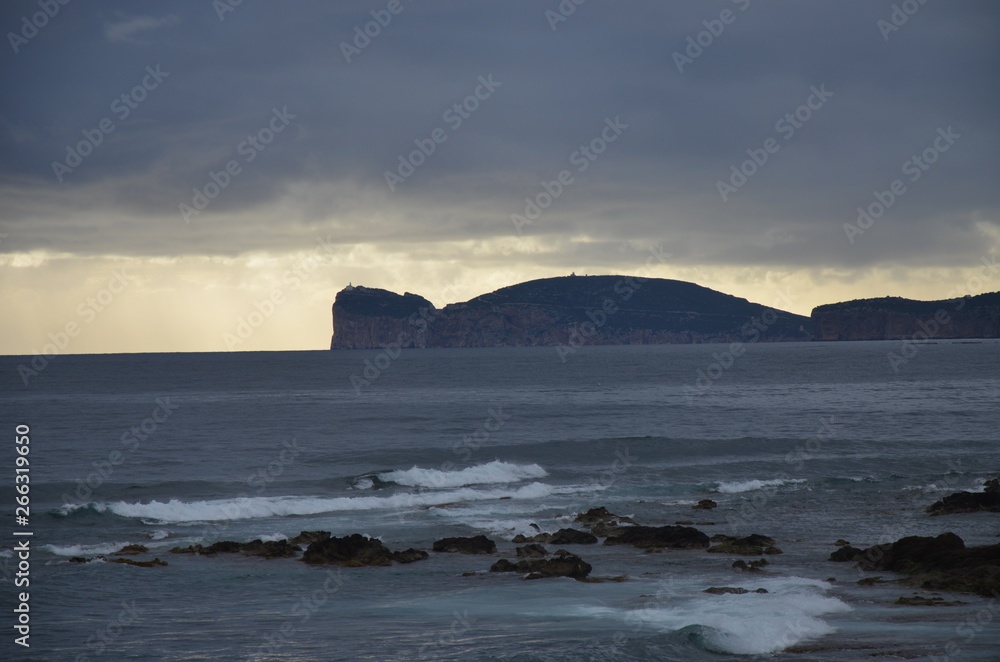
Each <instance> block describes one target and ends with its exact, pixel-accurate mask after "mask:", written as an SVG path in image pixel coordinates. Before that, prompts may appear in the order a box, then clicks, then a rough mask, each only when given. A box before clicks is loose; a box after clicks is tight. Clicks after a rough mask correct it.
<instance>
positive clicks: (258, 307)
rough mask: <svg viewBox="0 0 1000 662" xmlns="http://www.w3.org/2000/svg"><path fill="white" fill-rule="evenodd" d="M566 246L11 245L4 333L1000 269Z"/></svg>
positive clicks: (931, 283)
mask: <svg viewBox="0 0 1000 662" xmlns="http://www.w3.org/2000/svg"><path fill="white" fill-rule="evenodd" d="M515 241H516V240H515ZM573 241H579V238H577V239H574V240H573ZM564 245H565V244H564V242H560V241H554V240H545V239H535V238H532V239H530V240H527V241H521V242H518V243H516V244H511V242H510V241H509V240H508V239H505V238H501V239H496V240H475V241H460V242H441V243H436V244H425V245H423V246H421V247H417V248H418V249H419V250H417V251H415V250H414V247H413V246H407V245H404V244H399V245H382V246H377V245H374V244H357V245H353V246H335V247H332V248H331V249H329V250H319V249H318V248H317V247H311V248H310V249H309V250H306V251H300V252H296V253H290V254H269V253H262V252H255V253H251V254H247V255H244V256H239V257H223V256H178V257H172V258H163V257H154V258H137V257H116V256H102V257H91V258H80V257H73V256H67V255H62V254H60V255H50V254H43V253H31V254H7V255H6V256H4V261H3V262H2V263H0V264H2V273H3V274H4V277H3V283H4V289H5V290H6V293H7V294H6V296H5V299H6V311H5V313H6V314H5V317H6V319H7V320H8V323H7V324H5V325H4V328H3V330H2V335H0V353H4V354H29V355H30V354H35V353H37V352H39V351H40V350H41V349H42V348H43V346H44V345H46V344H47V343H49V342H51V341H50V336H49V334H55V335H56V336H58V335H59V333H60V332H62V331H64V330H65V329H66V328H67V325H69V324H76V326H77V333H76V335H75V336H73V337H72V338H71V339H70V341H69V343H68V345H67V347H66V348H64V350H62V351H61V352H60V353H107V352H161V351H162V352H172V351H223V350H227V349H233V350H296V349H325V348H327V347H328V346H329V342H330V334H331V320H330V306H331V304H332V302H333V299H334V297H335V296H336V294H337V292H338V291H340V290H341V289H343V288H344V287H345V286H346V285H347V284H348V283H349V282H350V283H353V284H355V285H367V286H370V287H380V288H384V289H388V290H391V291H394V292H399V293H402V292H404V291H409V292H414V293H416V294H420V295H423V296H425V297H426V298H428V299H429V300H431V301H432V302H433V303H434V304H435V305H436V306H443V305H446V304H448V303H454V302H456V301H464V300H467V299H469V298H472V297H474V296H478V295H480V294H484V293H487V292H490V291H493V290H496V289H498V288H500V287H505V286H508V285H513V284H515V283H518V282H523V281H526V280H532V279H535V278H545V277H551V276H560V275H567V274H568V273H569V272H570V271H575V272H576V273H577V274H581V275H582V274H590V275H597V274H630V275H638V276H646V277H659V278H673V279H677V280H685V281H691V282H694V283H697V284H699V285H703V286H705V287H709V288H712V289H715V290H719V291H721V292H725V293H727V294H732V295H735V296H739V297H743V298H746V299H749V300H750V301H754V302H757V303H761V304H764V305H768V306H773V307H776V308H780V309H783V310H788V311H791V312H795V313H799V314H802V315H808V314H809V312H810V311H811V310H812V308H813V307H815V306H817V305H821V304H824V303H833V302H837V301H845V300H849V299H857V298H867V297H880V296H886V295H892V296H903V297H909V298H917V299H937V298H945V297H947V296H953V294H954V292H955V291H961V292H963V293H968V294H979V293H982V292H991V291H997V290H1000V274H992V275H990V276H989V277H984V276H983V274H984V273H986V274H988V275H989V274H991V272H989V270H986V269H982V268H981V267H982V266H983V265H982V263H979V264H973V265H969V266H968V267H966V268H962V269H948V268H926V269H922V270H920V271H913V270H909V269H901V268H899V269H897V268H892V267H885V268H875V269H865V270H857V271H855V270H850V269H823V268H815V269H806V268H799V269H790V268H779V267H771V268H765V267H737V266H733V267H719V266H715V265H702V266H699V265H679V264H678V265H675V264H671V263H670V262H669V261H667V262H664V263H658V262H655V261H652V262H651V263H650V264H651V266H647V264H646V255H647V252H646V251H643V250H641V246H639V247H637V248H639V249H640V250H638V251H630V250H617V249H616V250H613V251H609V253H608V255H606V256H605V258H606V259H605V261H604V263H602V264H586V263H582V264H579V265H578V266H576V267H574V268H572V269H563V268H559V267H549V266H543V264H542V263H544V262H545V258H551V261H552V262H553V263H556V262H557V260H564V259H565V258H564V257H562V256H560V255H559V253H558V252H557V251H558V250H559V248H560V247H561V246H564ZM622 246H623V247H625V248H627V247H629V246H630V245H629V244H623V245H622ZM633 247H635V246H633ZM26 255H28V256H30V257H26ZM432 255H437V256H441V257H438V258H437V259H434V258H432V257H431V256H432ZM984 259H989V258H986V257H984ZM255 311H256V312H255ZM251 315H253V316H254V317H253V319H252V320H251V321H258V320H259V321H260V323H259V324H257V325H255V326H254V328H253V329H252V333H250V334H249V335H248V336H247V337H245V338H239V337H238V335H237V329H238V328H239V327H238V325H239V324H240V323H241V321H246V320H250V319H251ZM227 334H229V335H228V336H227ZM244 335H245V334H244ZM227 337H228V338H229V341H227ZM233 338H239V342H236V343H234V342H233V341H232V340H233Z"/></svg>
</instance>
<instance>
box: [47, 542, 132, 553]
mask: <svg viewBox="0 0 1000 662" xmlns="http://www.w3.org/2000/svg"><path fill="white" fill-rule="evenodd" d="M128 544H129V543H127V542H102V543H98V544H96V545H42V549H44V550H46V551H49V552H52V553H53V554H58V555H59V556H89V555H91V554H111V553H112V552H117V551H118V550H119V549H121V548H122V547H124V546H125V545H128Z"/></svg>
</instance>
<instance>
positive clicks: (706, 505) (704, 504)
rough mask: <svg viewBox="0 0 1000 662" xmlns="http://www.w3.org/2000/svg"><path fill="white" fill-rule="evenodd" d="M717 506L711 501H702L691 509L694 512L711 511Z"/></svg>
mask: <svg viewBox="0 0 1000 662" xmlns="http://www.w3.org/2000/svg"><path fill="white" fill-rule="evenodd" d="M718 505H719V504H717V503H716V502H714V501H712V500H711V499H702V500H701V501H699V502H698V503H697V504H695V505H693V506H691V507H692V508H693V509H695V510H711V509H712V508H716V507H717V506H718Z"/></svg>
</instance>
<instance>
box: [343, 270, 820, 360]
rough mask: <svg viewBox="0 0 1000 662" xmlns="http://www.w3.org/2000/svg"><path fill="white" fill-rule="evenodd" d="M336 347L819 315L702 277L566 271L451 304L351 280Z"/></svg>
mask: <svg viewBox="0 0 1000 662" xmlns="http://www.w3.org/2000/svg"><path fill="white" fill-rule="evenodd" d="M333 330H334V334H333V340H332V342H331V349H362V348H365V349H372V348H380V347H388V346H390V345H396V344H398V345H400V346H402V347H526V346H538V345H559V344H564V345H573V346H576V345H582V344H601V345H622V344H661V343H695V342H735V341H743V342H754V341H757V340H765V341H780V340H808V339H809V338H810V337H811V334H810V331H809V318H807V317H802V316H800V315H794V314H792V313H787V312H783V311H777V310H774V309H771V308H767V307H766V306H762V305H760V304H755V303H751V302H749V301H747V300H746V299H741V298H738V297H734V296H730V295H728V294H723V293H721V292H716V291H714V290H710V289H708V288H705V287H701V286H699V285H695V284H694V283H686V282H683V281H676V280H665V279H660V278H650V279H643V278H636V277H629V276H565V277H559V278H544V279H540V280H534V281H529V282H526V283H520V284H518V285H513V286H511V287H505V288H502V289H500V290H497V291H496V292H492V293H490V294H484V295H482V296H479V297H476V298H474V299H471V300H470V301H466V302H463V303H454V304H451V305H448V306H446V307H444V308H442V309H436V308H435V307H434V306H433V304H431V303H430V302H429V301H427V300H426V299H424V298H423V297H420V296H417V295H415V294H409V293H407V294H404V295H402V296H400V295H398V294H394V293H392V292H388V291H386V290H379V289H374V288H367V287H349V288H347V289H344V290H342V291H341V292H340V293H338V294H337V298H336V301H335V302H334V304H333Z"/></svg>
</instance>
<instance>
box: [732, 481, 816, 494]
mask: <svg viewBox="0 0 1000 662" xmlns="http://www.w3.org/2000/svg"><path fill="white" fill-rule="evenodd" d="M804 482H806V479H805V478H774V479H772V480H741V481H733V482H722V483H719V484H718V486H717V487H716V488H715V491H716V492H718V493H719V494H740V493H741V492H751V491H753V490H760V489H763V488H765V487H780V486H782V485H793V484H797V483H804Z"/></svg>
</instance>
